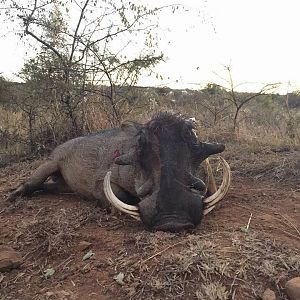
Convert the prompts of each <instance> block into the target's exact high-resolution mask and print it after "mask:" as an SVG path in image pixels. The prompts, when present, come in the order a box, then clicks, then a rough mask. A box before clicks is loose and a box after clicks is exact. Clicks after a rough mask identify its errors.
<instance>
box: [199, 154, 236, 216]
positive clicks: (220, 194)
mask: <svg viewBox="0 0 300 300" xmlns="http://www.w3.org/2000/svg"><path fill="white" fill-rule="evenodd" d="M220 160H221V164H222V167H223V181H222V184H221V186H220V187H219V189H218V190H217V191H216V192H215V193H214V194H213V195H211V196H209V197H207V198H206V199H204V203H207V205H206V209H208V208H210V207H211V206H213V205H215V204H216V203H217V202H219V201H220V200H222V199H223V198H224V197H225V195H226V194H227V192H228V190H229V186H230V183H231V171H230V167H229V165H228V163H227V162H226V160H225V159H224V158H222V157H220ZM208 212H209V211H208Z"/></svg>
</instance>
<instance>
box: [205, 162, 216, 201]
mask: <svg viewBox="0 0 300 300" xmlns="http://www.w3.org/2000/svg"><path fill="white" fill-rule="evenodd" d="M204 163H205V167H206V172H207V175H208V176H207V177H208V184H207V191H208V192H209V193H210V195H212V194H214V193H215V192H216V191H217V185H216V180H215V177H214V174H213V171H212V168H211V165H210V162H209V159H208V158H207V159H205V160H204Z"/></svg>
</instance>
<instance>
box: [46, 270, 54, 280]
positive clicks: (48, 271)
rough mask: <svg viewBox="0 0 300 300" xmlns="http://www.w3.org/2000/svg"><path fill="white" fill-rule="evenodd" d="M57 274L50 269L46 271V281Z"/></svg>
mask: <svg viewBox="0 0 300 300" xmlns="http://www.w3.org/2000/svg"><path fill="white" fill-rule="evenodd" d="M54 273H55V270H54V269H52V268H50V269H46V270H44V277H45V278H46V279H48V278H49V277H51V276H52V275H53V274H54Z"/></svg>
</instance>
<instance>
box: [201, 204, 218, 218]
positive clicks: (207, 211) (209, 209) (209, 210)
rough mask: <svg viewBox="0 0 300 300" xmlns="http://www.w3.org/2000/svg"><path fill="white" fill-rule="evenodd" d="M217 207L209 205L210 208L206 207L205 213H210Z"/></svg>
mask: <svg viewBox="0 0 300 300" xmlns="http://www.w3.org/2000/svg"><path fill="white" fill-rule="evenodd" d="M214 208H215V205H213V206H211V207H209V208H206V209H204V211H203V215H204V216H206V215H207V214H208V213H210V212H211V211H212V210H213V209H214Z"/></svg>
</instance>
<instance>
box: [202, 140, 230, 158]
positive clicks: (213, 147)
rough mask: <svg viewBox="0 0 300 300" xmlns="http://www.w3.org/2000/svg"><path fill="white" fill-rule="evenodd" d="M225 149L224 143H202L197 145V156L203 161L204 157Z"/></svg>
mask: <svg viewBox="0 0 300 300" xmlns="http://www.w3.org/2000/svg"><path fill="white" fill-rule="evenodd" d="M224 150H225V145H224V144H218V143H202V142H200V143H199V144H198V145H197V150H196V152H197V154H196V156H197V158H198V159H199V160H200V162H202V161H203V160H204V159H206V158H208V157H209V156H210V155H213V154H217V153H221V152H223V151H224Z"/></svg>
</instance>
